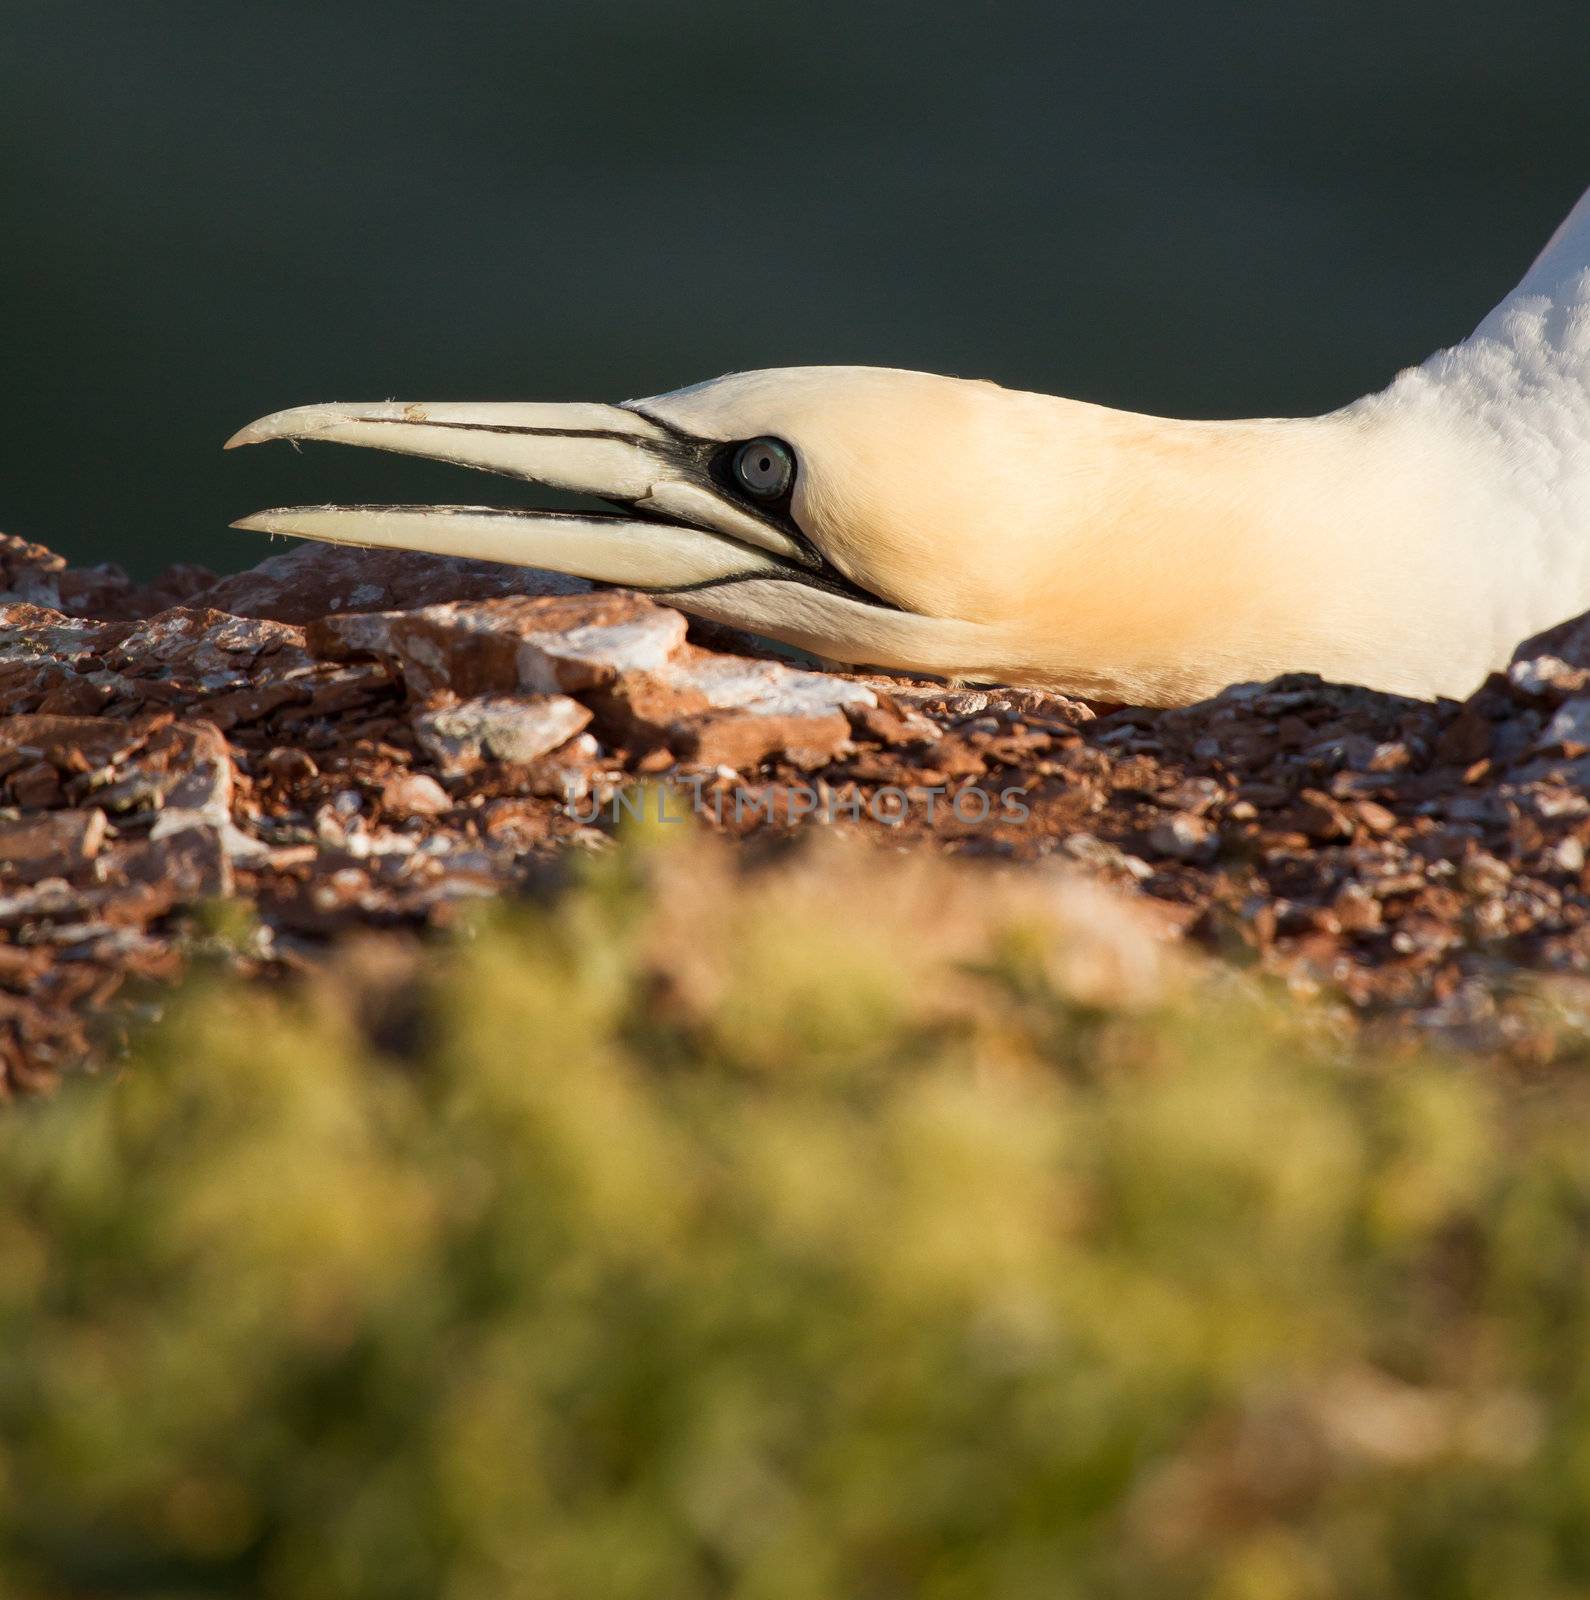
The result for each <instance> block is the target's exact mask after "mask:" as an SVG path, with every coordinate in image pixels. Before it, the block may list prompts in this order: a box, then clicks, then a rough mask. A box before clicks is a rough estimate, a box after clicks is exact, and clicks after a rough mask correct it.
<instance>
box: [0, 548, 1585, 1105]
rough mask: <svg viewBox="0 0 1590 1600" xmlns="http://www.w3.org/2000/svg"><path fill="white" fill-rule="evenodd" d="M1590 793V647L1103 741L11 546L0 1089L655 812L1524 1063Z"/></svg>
mask: <svg viewBox="0 0 1590 1600" xmlns="http://www.w3.org/2000/svg"><path fill="white" fill-rule="evenodd" d="M1587 780H1590V620H1587V621H1581V622H1579V623H1571V624H1565V625H1564V626H1563V627H1561V628H1559V629H1555V630H1553V631H1552V633H1550V634H1548V635H1543V636H1542V637H1541V639H1539V640H1535V641H1531V642H1530V644H1528V645H1527V646H1525V647H1523V648H1522V649H1521V650H1520V652H1519V655H1518V658H1517V659H1516V660H1515V662H1514V664H1513V666H1512V668H1511V669H1510V670H1509V672H1508V673H1507V674H1505V675H1498V676H1496V677H1493V678H1492V679H1491V680H1490V681H1489V682H1488V683H1486V684H1485V685H1484V686H1483V687H1482V688H1481V689H1480V690H1479V691H1478V692H1477V693H1476V694H1475V695H1474V696H1473V697H1471V698H1470V699H1469V700H1468V701H1466V702H1464V703H1462V704H1456V703H1452V702H1442V703H1439V704H1434V705H1431V704H1426V703H1423V702H1419V701H1412V700H1403V699H1399V698H1397V697H1395V696H1391V695H1383V694H1376V693H1372V692H1370V691H1368V690H1363V689H1355V688H1346V687H1342V686H1339V685H1333V684H1326V683H1322V682H1320V681H1319V680H1317V679H1314V678H1309V677H1292V678H1284V679H1278V680H1276V681H1275V682H1273V683H1269V684H1264V685H1244V686H1239V687H1237V688H1234V689H1231V690H1228V691H1227V692H1226V693H1225V694H1223V695H1221V696H1220V697H1219V698H1218V699H1215V700H1212V701H1209V702H1206V703H1204V704H1201V705H1197V706H1192V707H1188V708H1186V709H1180V710H1172V711H1158V712H1154V711H1142V710H1133V709H1115V710H1107V709H1104V708H1094V707H1089V706H1086V705H1083V704H1080V703H1078V702H1076V701H1071V700H1066V699H1064V698H1061V697H1058V696H1052V695H1047V694H1043V693H1039V692H1036V691H1033V690H981V689H979V690H954V689H947V688H945V687H944V686H943V685H935V684H931V683H926V682H922V681H913V680H909V679H898V678H884V677H878V676H873V675H849V674H838V673H824V672H814V671H809V670H803V669H801V668H799V667H797V666H795V665H792V664H790V663H789V662H788V661H787V660H786V659H780V658H774V657H772V656H770V655H768V654H765V653H763V652H762V651H761V648H760V647H759V646H758V645H757V644H756V643H755V642H753V641H751V640H748V639H745V638H743V637H741V636H738V635H734V634H732V633H729V632H727V631H726V630H722V629H708V628H704V627H701V626H699V625H696V624H689V625H687V623H686V620H685V618H684V617H682V616H681V615H680V614H679V613H678V612H675V611H671V610H668V609H666V608H664V607H661V606H658V605H655V604H653V603H652V602H650V601H648V600H646V599H644V598H642V597H639V596H635V595H630V594H625V593H622V592H617V591H591V590H589V589H588V588H587V587H586V586H584V585H581V584H578V583H574V582H571V581H569V580H563V579H549V578H547V577H546V576H545V575H543V574H536V573H525V572H519V571H515V570H513V569H508V568H502V567H495V566H487V565H483V564H478V563H470V562H463V561H449V560H440V559H432V558H427V557H420V556H408V555H401V556H400V555H393V554H387V553H382V552H373V551H351V550H337V549H332V548H328V547H325V546H318V545H302V546H296V547H294V548H293V549H292V550H290V551H289V552H287V553H286V554H284V555H278V556H274V557H272V558H271V559H270V560H268V561H266V562H264V563H263V564H262V565H261V566H259V567H257V568H255V569H254V570H253V571H252V572H248V573H242V574H239V575H237V576H235V577H232V578H227V579H223V580H219V581H217V580H216V579H214V578H213V576H212V575H211V574H208V573H205V572H203V571H201V570H199V569H196V568H188V567H184V568H177V569H173V570H172V571H170V572H168V573H166V574H164V575H163V576H162V577H161V578H159V579H157V580H155V581H154V582H153V583H151V584H147V585H135V584H133V583H131V582H130V581H129V580H127V579H126V578H125V577H124V576H123V575H122V574H120V573H119V572H118V571H117V570H116V569H114V568H104V567H102V568H95V569H91V570H87V571H84V570H73V569H69V568H68V567H67V566H66V564H65V563H64V562H63V561H62V560H61V559H60V558H59V557H58V556H55V555H53V554H51V553H50V552H48V551H46V550H43V549H41V548H40V547H38V546H35V545H29V544H26V543H24V542H23V541H20V540H16V539H3V538H0V1086H3V1087H4V1088H5V1089H6V1090H9V1091H17V1090H25V1089H29V1088H35V1087H38V1086H41V1085H44V1084H47V1083H48V1082H50V1081H51V1080H52V1079H53V1078H54V1077H55V1076H56V1075H57V1074H58V1073H59V1072H60V1071H61V1070H63V1069H65V1068H69V1067H71V1066H73V1065H75V1064H78V1063H80V1062H84V1061H92V1060H94V1059H96V1058H103V1057H104V1055H105V1054H106V1053H107V1052H110V1051H113V1050H114V1049H115V1048H116V1042H117V1039H118V1036H119V1034H120V1032H121V1031H122V1030H123V1029H124V1028H125V1026H126V1025H127V1023H128V1021H129V1020H130V1019H132V1018H135V1017H137V1016H139V1015H141V1014H143V1013H144V1012H145V1011H146V1010H147V1008H148V1005H149V1001H150V996H151V995H156V994H158V992H159V991H158V986H159V985H160V984H163V983H166V982H169V981H170V980H171V979H173V978H175V977H176V976H177V975H178V974H179V973H180V972H181V971H182V969H183V967H184V966H185V964H186V963H187V961H188V960H189V959H190V958H191V957H192V955H193V953H194V952H195V951H202V950H214V951H222V952H224V953H225V955H226V958H227V959H228V960H229V961H231V962H232V963H233V964H234V965H237V966H239V967H241V968H243V969H244V970H247V971H259V972H272V971H281V970H284V969H291V968H293V967H295V966H301V965H303V964H304V963H306V962H311V961H314V960H316V959H317V958H318V956H319V954H320V953H321V952H323V951H324V949H325V948H326V946H327V944H328V942H329V941H332V940H334V939H336V938H337V937H338V936H339V935H341V934H344V933H346V932H350V931H352V930H356V929H359V928H366V927H370V926H372V925H374V926H382V927H388V928H398V929H413V930H422V929H424V928H426V927H432V926H439V925H445V924H446V923H447V922H448V920H449V919H450V918H452V917H454V916H455V915H456V914H457V911H458V909H459V907H460V906H461V905H464V904H467V903H469V902H471V901H475V900H478V899H479V898H480V897H482V896H488V895H493V894H497V893H501V892H510V893H512V892H521V893H522V892H534V891H536V890H537V889H539V888H540V887H542V886H543V885H544V884H545V882H546V879H547V876H548V871H547V869H548V864H549V863H552V862H555V861H556V859H557V858H558V857H559V856H560V855H562V854H563V853H564V852H565V851H567V850H568V849H569V848H570V847H571V846H574V847H588V848H589V847H602V846H605V844H606V842H607V839H608V836H609V835H610V833H611V831H612V827H613V823H614V820H615V817H621V816H623V815H625V814H630V813H633V812H634V811H636V810H639V809H642V807H644V808H645V809H646V810H647V811H648V814H649V815H652V816H655V815H656V814H657V811H658V808H659V806H661V807H662V808H663V809H664V811H665V814H666V816H667V817H669V818H674V817H683V816H684V815H686V814H687V813H690V812H694V813H695V814H696V816H697V817H698V818H700V819H701V820H702V822H703V823H704V825H705V826H706V827H707V828H709V829H714V830H717V831H721V832H723V833H726V834H730V835H733V836H737V837H747V836H751V835H757V836H764V837H783V836H788V835H792V834H796V833H799V832H802V831H804V830H808V829H814V828H832V829H836V830H839V831H842V832H850V833H860V834H864V835H869V836H872V837H875V838H877V839H879V840H881V841H884V842H887V843H889V844H892V845H896V846H905V847H910V848H915V849H930V850H937V851H944V852H954V853H957V854H963V855H987V856H997V857H1003V858H1007V859H1009V858H1015V859H1019V860H1036V859H1038V858H1042V857H1056V858H1059V859H1060V860H1061V861H1063V862H1065V863H1068V864H1070V865H1071V866H1072V867H1074V868H1075V869H1076V870H1077V871H1080V872H1084V873H1087V874H1089V875H1092V876H1095V877H1099V878H1102V879H1104V880H1106V881H1108V882H1110V883H1113V884H1116V885H1118V886H1120V887H1121V888H1122V889H1124V890H1126V891H1128V892H1130V893H1132V894H1133V895H1135V896H1138V897H1140V898H1141V899H1142V900H1143V901H1144V903H1146V904H1148V905H1151V906H1153V907H1154V908H1155V909H1156V910H1157V911H1158V912H1159V913H1160V914H1161V917H1162V920H1163V922H1164V925H1165V927H1166V929H1167V932H1169V933H1172V934H1186V935H1187V936H1189V937H1191V938H1193V939H1195V940H1198V941H1201V942H1203V943H1205V944H1207V945H1210V946H1213V947H1215V948H1216V949H1218V950H1220V951H1222V952H1224V953H1226V954H1227V955H1230V956H1234V957H1237V958H1239V959H1241V960H1242V961H1244V962H1246V963H1248V964H1249V965H1252V966H1256V967H1258V968H1259V969H1260V970H1262V971H1266V972H1270V973H1273V974H1276V975H1277V976H1278V977H1280V978H1281V979H1283V980H1284V981H1286V982H1287V983H1288V984H1289V985H1290V986H1292V987H1293V988H1295V989H1299V990H1303V991H1307V992H1309V993H1323V994H1325V995H1326V996H1327V997H1329V998H1331V999H1332V1000H1333V1001H1334V1002H1335V1003H1336V1004H1338V1005H1339V1007H1340V1009H1341V1013H1342V1015H1343V1016H1344V1017H1350V1018H1352V1019H1353V1020H1354V1021H1355V1022H1358V1023H1361V1024H1367V1025H1369V1026H1371V1027H1374V1028H1379V1029H1387V1030H1390V1031H1392V1032H1409V1031H1416V1032H1421V1033H1434V1034H1436V1035H1438V1036H1439V1037H1441V1038H1442V1039H1444V1040H1445V1041H1447V1042H1450V1043H1452V1044H1454V1045H1458V1046H1462V1047H1473V1048H1485V1049H1502V1050H1505V1051H1506V1052H1508V1053H1509V1054H1510V1055H1513V1056H1515V1057H1522V1058H1525V1059H1539V1058H1542V1057H1547V1056H1550V1054H1551V1053H1552V1051H1553V1049H1554V1048H1555V1038H1556V1029H1555V1026H1554V1023H1553V1017H1554V1015H1559V1014H1561V1012H1562V1009H1563V1007H1564V1006H1568V1007H1577V1006H1578V1005H1579V1004H1580V998H1581V997H1580V987H1579V980H1580V977H1581V975H1582V974H1584V973H1585V972H1586V970H1587V966H1590V929H1587V925H1586V907H1587V898H1590V896H1587V892H1590V799H1587V798H1586V789H1587ZM646 785H650V787H644V786H646ZM236 903H245V904H247V905H248V906H251V907H252V908H253V911H254V913H255V917H254V919H248V918H242V917H238V916H236V915H235V914H233V913H232V912H230V911H229V910H228V909H227V908H228V906H229V905H234V904H236ZM229 930H230V931H229ZM1543 980H1544V981H1543ZM1584 995H1585V996H1587V997H1590V988H1586V989H1585V990H1584Z"/></svg>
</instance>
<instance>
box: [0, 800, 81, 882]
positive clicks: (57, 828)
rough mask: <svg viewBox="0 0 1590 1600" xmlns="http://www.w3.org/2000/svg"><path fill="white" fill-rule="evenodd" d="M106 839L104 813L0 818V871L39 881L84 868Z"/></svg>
mask: <svg viewBox="0 0 1590 1600" xmlns="http://www.w3.org/2000/svg"><path fill="white" fill-rule="evenodd" d="M104 839H105V813H104V812H103V811H100V810H97V809H93V808H90V809H88V810H83V811H77V810H72V811H52V812H49V813H47V814H46V815H44V816H39V817H32V818H28V819H25V820H23V821H20V822H0V873H4V874H5V875H6V876H8V877H15V878H20V879H21V880H22V881H23V882H25V883H36V882H37V881H38V880H39V879H40V878H66V877H70V876H72V874H73V873H75V872H78V871H81V870H82V869H83V868H84V867H86V866H87V865H88V863H89V862H91V861H92V860H93V859H94V857H95V856H96V855H97V854H98V853H99V847H100V845H101V844H102V843H103V842H104Z"/></svg>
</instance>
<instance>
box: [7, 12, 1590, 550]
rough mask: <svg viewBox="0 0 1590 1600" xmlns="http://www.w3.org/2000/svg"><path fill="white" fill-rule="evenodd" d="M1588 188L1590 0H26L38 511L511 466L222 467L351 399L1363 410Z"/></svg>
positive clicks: (18, 404)
mask: <svg viewBox="0 0 1590 1600" xmlns="http://www.w3.org/2000/svg"><path fill="white" fill-rule="evenodd" d="M1587 182H1590V21H1587V9H1586V7H1585V5H1584V3H1583V0H1518V3H1514V4H1510V5H1506V6H1501V5H1477V4H1469V3H1463V0H1439V3H1438V0H1420V3H1416V4H1402V5H1391V6H1385V5H1369V4H1357V3H1353V4H1338V5H1334V6H1331V7H1328V8H1327V7H1323V6H1321V7H1303V8H1296V7H1289V8H1282V7H1273V8H1272V7H1264V8H1260V7H1257V6H1254V7H1250V8H1246V9H1244V10H1242V11H1240V12H1238V11H1235V10H1226V9H1223V8H1217V7H1210V6H1200V5H1191V6H1190V5H1186V4H1183V3H1179V0H1159V3H1150V4H1138V5H1125V6H1116V5H1107V4H1082V5H1074V4H1055V3H1053V0H996V3H987V4H975V3H968V0H917V3H914V4H904V3H893V0H891V3H886V4H857V3H853V0H852V3H845V0H788V3H785V4H774V3H770V0H732V3H730V0H706V3H676V4H665V3H662V0H553V3H518V4H515V3H508V0H492V3H485V4H465V3H460V4H453V5H447V4H442V3H432V4H424V5H419V4H407V3H397V0H393V3H386V4H370V3H362V0H359V3H335V0H332V3H310V0H256V3H254V4H251V5H240V4H236V3H232V0H204V3H197V0H196V3H193V4H186V3H168V0H152V3H145V4H140V3H136V0H0V318H3V320H0V528H3V529H5V530H6V531H8V532H13V533H20V534H23V535H26V536H28V537H30V538H35V539H39V540H42V541H44V542H46V543H48V544H51V545H53V546H55V547H56V548H57V549H60V550H63V551H65V552H66V553H67V554H69V555H70V556H72V557H73V558H74V559H78V560H86V559H100V558H106V557H110V558H114V559H117V560H120V561H121V562H122V563H123V564H124V565H126V566H128V567H129V568H131V569H132V570H133V571H135V572H139V573H143V572H148V571H150V570H152V569H154V568H155V567H157V566H159V565H161V564H163V563H164V562H165V561H167V560H171V559H174V558H178V557H182V558H187V559H194V560H199V561H203V562H205V563H206V564H208V565H210V566H214V567H218V568H221V569H223V570H226V569H230V568H234V567H238V566H243V565H247V564H249V563H250V562H252V561H253V560H256V559H258V558H259V556H260V555H261V554H263V553H264V551H263V548H262V547H261V546H259V545H257V544H255V543H254V542H253V536H251V535H245V534H240V533H234V532H231V531H230V530H228V529H227V527H226V526H225V524H226V522H227V521H228V519H229V518H231V517H233V516H236V515H240V514H241V513H243V512H245V511H250V510H254V509H256V508H258V507H259V506H262V505H266V504H280V503H294V502H302V501H307V500H314V499H319V498H341V499H371V498H374V499H407V498H436V499H457V498H461V497H462V498H470V497H471V496H472V495H473V496H474V497H477V498H479V497H484V498H487V499H490V498H492V497H493V491H494V490H497V489H498V488H499V486H498V485H495V484H489V483H488V481H487V480H481V479H473V478H466V479H463V480H462V481H461V480H460V476H459V474H458V473H457V472H456V471H449V470H447V469H445V468H439V467H437V466H435V465H433V464H424V463H414V462H406V461H402V460H400V459H398V458H395V457H384V456H375V455H368V454H365V453H363V452H343V451H329V450H311V451H307V452H305V454H304V455H303V456H302V457H301V458H299V459H297V460H295V459H294V458H293V456H292V455H291V454H290V453H289V452H287V451H285V450H281V449H278V450H259V451H249V452H245V453H242V454H234V455H230V456H223V455H222V454H221V453H220V450H219V446H220V444H221V441H222V440H223V439H224V438H225V437H226V435H227V434H228V433H229V432H231V431H232V429H234V428H235V427H237V426H239V425H240V424H241V423H243V422H246V421H248V420H249V419H250V418H252V417H254V416H256V415H258V414H260V413H262V412H265V411H271V410H275V409H277V408H278V407H281V406H285V405H292V404H298V403H302V402H305V401H312V400H332V399H344V400H346V399H381V398H386V397H391V396H395V397H399V398H403V399H450V398H454V399H456V398H464V399H565V398H567V399H578V398H599V399H622V398H626V397H629V396H634V395H643V394H648V393H653V392H656V391H658V390H661V389H667V388H672V387H675V386H677V385H679V384H683V383H687V382H691V381H694V380H696V379H699V378H703V377H709V376H712V375H713V374H715V373H718V372H721V371H724V370H728V369H732V368H736V367H747V366H770V365H779V364H784V363H794V362H829V361H858V362H877V363H884V364H889V365H901V366H915V367H924V368H929V369H933V370H937V371H944V372H954V373H961V374H965V375H968V376H977V377H993V378H997V379H999V380H1000V381H1002V382H1004V383H1007V384H1010V385H1018V386H1022V387H1031V388H1039V389H1047V390H1052V391H1055V392H1061V393H1065V394H1071V395H1076V396H1080V397H1084V398H1088V399H1094V400H1100V401H1105V402H1109V403H1111V404H1115V405H1120V406H1127V407H1131V408H1134V409H1138V410H1145V411H1160V412H1171V413H1181V414H1186V415H1196V416H1214V415H1244V414H1264V413H1286V412H1307V411H1318V410H1322V409H1328V408H1330V407H1332V406H1335V405H1338V404H1340V403H1341V402H1343V401H1345V400H1347V399H1349V398H1351V397H1352V396H1354V395H1356V394H1358V393H1360V392H1362V391H1363V390H1365V389H1367V388H1371V387H1378V386H1379V385H1380V384H1382V383H1383V382H1385V381H1386V379H1387V378H1388V377H1389V376H1390V375H1391V374H1392V372H1394V371H1395V370H1396V368H1398V367H1399V366H1402V365H1406V364H1407V363H1409V362H1413V361H1417V360H1419V359H1421V358H1422V357H1423V356H1424V355H1426V354H1427V353H1428V352H1429V351H1430V350H1431V349H1433V348H1435V347H1437V346H1439V345H1441V344H1443V343H1448V342H1450V341H1452V340H1453V339H1456V338H1459V337H1461V336H1462V335H1464V334H1465V333H1466V332H1468V331H1469V329H1470V328H1472V327H1473V325H1474V324H1475V323H1476V322H1477V321H1478V320H1479V319H1480V317H1481V316H1482V315H1483V314H1484V313H1485V312H1486V311H1487V310H1488V309H1489V307H1490V306H1491V304H1492V303H1493V302H1494V301H1495V300H1496V299H1498V298H1499V297H1500V296H1501V295H1502V294H1503V293H1504V292H1505V291H1506V290H1507V289H1508V288H1509V287H1510V286H1511V284H1512V282H1513V281H1514V280H1515V279H1516V278H1517V277H1518V276H1519V274H1520V273H1521V272H1522V271H1523V269H1524V267H1525V266H1526V264H1527V263H1528V261H1529V259H1530V258H1531V257H1532V256H1533V254H1534V253H1535V251H1536V250H1537V249H1538V248H1539V246H1540V245H1541V244H1542V243H1543V242H1544V240H1545V238H1546V236H1547V234H1548V233H1549V232H1550V230H1551V229H1552V227H1553V226H1555V224H1556V223H1557V221H1558V220H1559V219H1560V217H1561V216H1562V214H1563V213H1565V212H1566V211H1567V209H1568V207H1569V206H1570V205H1571V204H1572V202H1573V200H1574V199H1575V197H1576V196H1577V195H1578V193H1579V192H1580V190H1581V189H1582V188H1583V187H1584V186H1585V184H1586V183H1587ZM500 489H501V493H500V494H499V495H498V496H497V497H498V498H502V497H503V496H507V497H509V498H511V497H512V495H513V490H512V488H511V487H510V486H508V485H506V484H503V485H501V486H500Z"/></svg>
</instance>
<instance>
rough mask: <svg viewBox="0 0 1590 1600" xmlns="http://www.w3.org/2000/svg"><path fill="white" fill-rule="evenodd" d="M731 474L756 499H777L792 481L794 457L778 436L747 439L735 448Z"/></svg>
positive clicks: (793, 479)
mask: <svg viewBox="0 0 1590 1600" xmlns="http://www.w3.org/2000/svg"><path fill="white" fill-rule="evenodd" d="M734 476H735V481H736V482H737V483H738V484H739V485H740V487H741V488H742V489H744V490H745V491H746V492H747V493H748V494H754V495H755V496H756V497H757V499H758V500H777V499H778V498H779V496H780V495H782V494H785V493H786V492H787V491H788V489H789V486H790V484H792V483H793V482H794V481H795V457H794V456H793V455H792V454H791V453H790V448H789V446H788V445H786V444H781V443H780V442H779V441H778V440H777V439H749V440H747V441H746V442H745V443H744V444H742V445H741V446H740V448H739V449H738V450H736V451H735V452H734Z"/></svg>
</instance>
